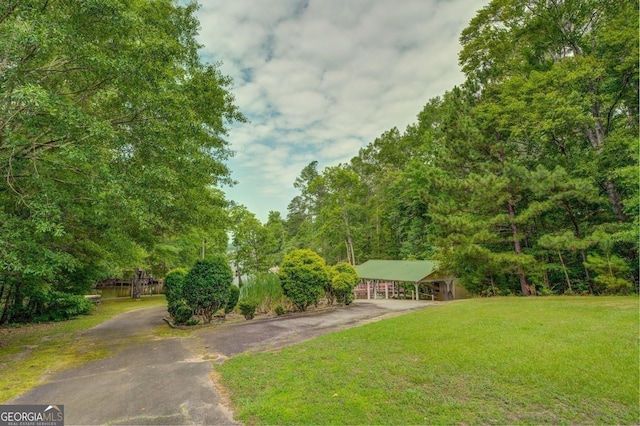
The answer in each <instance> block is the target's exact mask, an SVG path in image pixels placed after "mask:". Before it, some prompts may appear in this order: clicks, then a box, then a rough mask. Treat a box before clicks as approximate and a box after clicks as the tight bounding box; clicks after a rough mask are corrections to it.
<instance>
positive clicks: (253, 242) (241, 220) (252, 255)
mask: <svg viewBox="0 0 640 426" xmlns="http://www.w3.org/2000/svg"><path fill="white" fill-rule="evenodd" d="M231 220H232V223H233V227H232V230H231V231H232V239H231V242H232V244H233V247H234V254H233V256H234V263H235V267H236V270H237V273H238V276H241V275H242V274H243V273H247V272H249V273H257V272H266V271H267V270H268V269H269V268H270V267H271V266H273V264H272V259H273V254H274V253H275V251H276V250H277V242H276V239H275V236H274V234H273V233H271V232H269V230H268V229H267V228H266V227H265V226H264V225H262V223H260V221H259V220H258V218H256V216H255V214H253V213H252V212H250V211H249V210H247V208H246V207H245V206H242V205H236V206H234V207H233V208H232V209H231Z"/></svg>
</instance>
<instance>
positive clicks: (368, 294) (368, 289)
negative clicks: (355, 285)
mask: <svg viewBox="0 0 640 426" xmlns="http://www.w3.org/2000/svg"><path fill="white" fill-rule="evenodd" d="M366 283H367V300H369V299H371V287H369V284H371V281H367V282H366Z"/></svg>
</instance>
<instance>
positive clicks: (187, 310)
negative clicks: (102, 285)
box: [172, 299, 193, 324]
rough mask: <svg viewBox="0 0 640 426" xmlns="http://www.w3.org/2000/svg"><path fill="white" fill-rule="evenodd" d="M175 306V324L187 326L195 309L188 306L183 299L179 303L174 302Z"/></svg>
mask: <svg viewBox="0 0 640 426" xmlns="http://www.w3.org/2000/svg"><path fill="white" fill-rule="evenodd" d="M173 305H174V307H173V312H174V313H173V314H172V317H173V322H174V324H186V323H187V322H188V321H189V320H190V319H191V317H192V316H193V309H191V307H190V306H189V305H187V302H185V301H184V300H182V299H180V300H179V301H177V302H173Z"/></svg>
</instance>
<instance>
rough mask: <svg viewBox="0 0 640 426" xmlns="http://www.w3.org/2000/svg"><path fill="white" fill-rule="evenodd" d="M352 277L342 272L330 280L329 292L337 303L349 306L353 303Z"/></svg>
mask: <svg viewBox="0 0 640 426" xmlns="http://www.w3.org/2000/svg"><path fill="white" fill-rule="evenodd" d="M354 286H355V284H354V283H353V276H352V275H349V274H347V273H344V272H340V273H339V274H338V275H336V276H334V277H333V279H332V280H331V292H332V293H333V294H334V296H335V298H336V300H337V301H338V303H340V304H343V305H349V304H351V302H353V287H354Z"/></svg>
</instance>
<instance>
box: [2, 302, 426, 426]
mask: <svg viewBox="0 0 640 426" xmlns="http://www.w3.org/2000/svg"><path fill="white" fill-rule="evenodd" d="M434 304H437V303H434V302H425V301H409V300H377V301H356V303H354V304H352V305H351V306H349V307H342V308H335V309H328V310H320V311H317V312H308V313H294V314H290V315H285V316H281V317H275V318H267V319H256V320H253V321H246V322H242V323H237V324H224V325H220V326H215V327H208V328H203V329H201V330H199V331H196V332H195V333H192V334H190V335H189V336H188V337H180V338H175V337H172V338H164V339H157V338H155V339H154V338H149V337H148V335H149V331H150V330H151V329H153V328H154V327H157V326H160V325H162V324H163V323H164V322H163V320H162V317H163V316H165V315H166V309H165V308H163V307H156V308H147V309H140V310H137V311H133V312H129V313H126V314H122V315H119V316H117V317H115V318H113V319H111V320H109V321H106V322H105V323H103V324H101V325H99V326H97V327H94V328H93V329H91V330H89V331H88V332H87V333H86V335H85V336H84V337H83V343H84V344H86V346H87V348H89V349H88V350H90V348H92V347H96V348H103V347H104V348H107V349H110V350H112V351H113V354H112V355H111V356H109V357H108V358H105V359H101V360H98V361H94V362H91V363H89V364H86V365H83V366H81V367H78V368H74V369H71V370H68V371H65V372H62V373H59V374H57V375H55V376H53V377H51V378H49V380H48V381H47V383H46V384H43V385H41V386H38V387H36V388H34V389H32V390H31V391H29V392H27V393H25V394H23V395H21V396H19V397H17V398H15V399H13V400H11V401H8V403H9V404H62V405H64V406H65V424H66V425H100V424H110V425H227V424H229V425H230V424H236V422H235V421H234V419H233V413H231V412H230V411H229V409H228V408H227V407H226V406H225V405H224V404H223V403H222V402H221V399H220V394H219V392H218V391H217V389H216V387H215V384H214V382H213V381H212V379H211V376H212V374H211V373H212V364H211V360H212V359H213V360H214V361H216V362H223V361H224V359H226V358H227V357H230V356H233V355H235V354H238V353H241V352H246V351H264V350H273V349H277V348H280V347H283V346H287V345H291V344H294V343H297V342H301V341H304V340H308V339H311V338H314V337H316V336H320V335H323V334H326V333H331V332H334V331H338V330H341V329H345V328H348V327H354V326H358V325H361V324H364V323H367V322H370V321H375V320H379V319H382V318H386V317H389V316H395V315H398V314H402V313H404V312H407V311H410V310H414V309H421V308H424V307H426V306H429V305H434Z"/></svg>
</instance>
